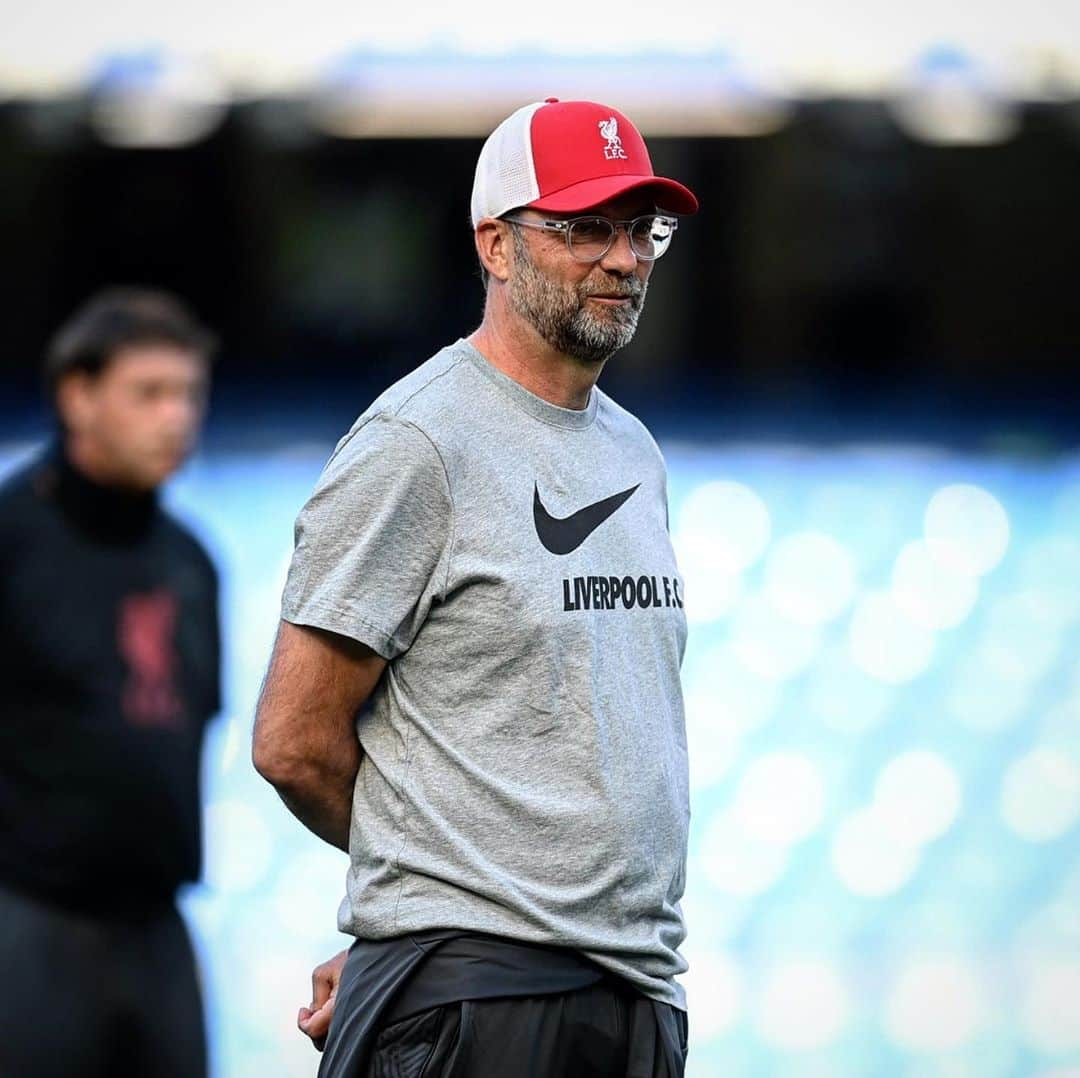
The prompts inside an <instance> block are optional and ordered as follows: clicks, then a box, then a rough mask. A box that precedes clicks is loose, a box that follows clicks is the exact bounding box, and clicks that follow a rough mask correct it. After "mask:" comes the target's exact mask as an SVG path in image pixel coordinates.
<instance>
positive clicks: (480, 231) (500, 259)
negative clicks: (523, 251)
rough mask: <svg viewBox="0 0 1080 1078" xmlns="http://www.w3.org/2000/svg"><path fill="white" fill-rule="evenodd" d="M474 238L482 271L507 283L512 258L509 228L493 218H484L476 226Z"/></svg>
mask: <svg viewBox="0 0 1080 1078" xmlns="http://www.w3.org/2000/svg"><path fill="white" fill-rule="evenodd" d="M474 238H475V240H476V254H477V257H478V258H479V259H480V263H481V265H482V266H483V267H484V269H486V270H487V271H488V273H489V274H490V275H491V276H492V277H494V278H495V279H496V280H498V281H508V280H509V279H510V268H511V266H512V265H513V257H514V256H513V246H514V244H513V240H512V238H511V236H510V226H509V225H508V224H507V223H506V222H505V221H498V220H496V219H495V218H494V217H485V218H484V219H483V220H482V221H481V222H480V223H479V224H478V225H477V226H476V232H475V234H474Z"/></svg>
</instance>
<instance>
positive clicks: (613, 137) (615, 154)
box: [596, 116, 626, 161]
mask: <svg viewBox="0 0 1080 1078" xmlns="http://www.w3.org/2000/svg"><path fill="white" fill-rule="evenodd" d="M596 126H597V127H599V128H600V137H601V138H604V139H607V145H606V146H605V147H604V157H605V158H606V159H607V160H608V161H620V160H621V161H625V160H626V151H625V150H624V149H623V148H622V139H621V138H619V121H618V120H617V119H615V117H614V116H609V117H608V118H607V119H606V120H601V121H600V122H599V123H598V124H597V125H596Z"/></svg>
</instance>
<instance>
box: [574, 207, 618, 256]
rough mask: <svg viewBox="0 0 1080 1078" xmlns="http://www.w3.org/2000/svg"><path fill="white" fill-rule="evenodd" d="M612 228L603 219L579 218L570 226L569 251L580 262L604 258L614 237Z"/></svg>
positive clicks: (609, 223) (608, 222) (610, 224)
mask: <svg viewBox="0 0 1080 1078" xmlns="http://www.w3.org/2000/svg"><path fill="white" fill-rule="evenodd" d="M614 232H615V230H614V226H613V225H612V223H611V222H610V221H607V220H605V219H604V218H603V217H579V218H578V219H577V220H576V221H574V223H573V224H572V225H571V226H570V233H569V235H570V251H571V253H572V254H573V256H574V257H575V258H579V259H581V261H582V262H595V261H596V260H597V259H598V258H603V257H604V252H605V251H607V249H608V247H609V246H610V244H611V237H612V236H613V235H614Z"/></svg>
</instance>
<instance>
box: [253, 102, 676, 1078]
mask: <svg viewBox="0 0 1080 1078" xmlns="http://www.w3.org/2000/svg"><path fill="white" fill-rule="evenodd" d="M696 208H697V201H696V199H695V198H694V196H693V195H692V194H691V193H690V191H688V190H687V189H686V188H685V187H683V186H682V185H681V184H678V183H675V182H674V181H672V180H668V179H664V178H660V177H657V176H655V175H654V174H653V170H652V166H651V163H650V161H649V157H648V153H647V151H646V148H645V144H644V142H643V141H642V139H641V136H640V135H639V134H638V132H637V131H636V130H635V129H634V127H633V125H632V124H631V123H630V121H629V120H627V119H626V117H625V116H623V115H621V114H620V113H618V112H617V111H615V110H614V109H610V108H608V107H606V106H603V105H597V104H594V103H591V102H582V101H574V102H558V101H556V100H554V99H549V100H548V101H546V102H543V103H539V104H535V105H529V106H527V107H525V108H523V109H520V110H519V111H517V112H515V113H514V114H513V115H512V116H510V117H509V118H508V119H507V120H505V121H504V122H503V123H502V124H501V125H500V126H499V127H498V128H497V129H496V130H495V132H494V133H493V134H492V135H491V137H490V138H489V139H488V141H487V143H486V144H485V146H484V148H483V150H482V152H481V154H480V159H479V162H478V165H477V170H476V180H475V185H474V188H473V196H472V220H473V225H474V227H475V240H476V249H477V253H478V255H479V259H480V264H481V267H482V272H483V274H484V278H485V285H486V289H487V298H486V304H485V308H484V318H483V321H482V323H481V325H480V327H479V329H477V330H476V332H474V333H473V334H472V335H471V336H470V337H469V339H468V340H461V341H458V342H457V343H455V344H453V345H451V346H450V347H448V348H446V349H444V350H443V351H442V352H440V353H438V354H437V355H436V356H434V357H433V358H432V359H430V360H428V361H427V362H426V363H424V364H423V365H422V366H420V367H419V368H418V369H417V370H415V371H414V372H413V373H412V374H410V375H408V376H407V377H406V378H405V379H403V380H402V381H401V382H399V383H397V384H396V385H395V386H392V387H391V388H390V389H389V390H387V391H386V392H385V393H384V394H383V395H382V396H381V397H379V399H378V400H376V401H375V403H374V404H373V405H372V406H371V407H370V408H369V409H368V410H367V411H366V412H365V413H364V414H363V415H362V416H361V417H360V419H359V420H358V421H357V423H356V424H355V425H354V427H353V428H352V430H351V431H350V432H349V434H348V435H347V436H346V437H345V438H344V439H343V440H342V441H341V443H340V444H339V445H338V447H337V449H336V451H335V453H334V454H333V456H332V457H331V460H330V463H329V464H328V465H327V467H326V470H325V471H324V473H323V476H322V478H321V479H320V481H319V484H318V486H317V488H316V490H315V493H314V495H313V497H312V498H311V500H310V501H309V503H308V504H307V506H306V507H305V508H304V510H303V512H302V513H301V514H300V517H299V519H298V522H297V530H296V550H295V554H294V558H293V563H292V566H291V569H290V573H289V577H288V582H287V584H286V588H285V597H284V604H283V621H282V624H281V626H280V630H279V634H278V638H277V642H276V644H275V647H274V653H273V657H272V659H271V664H270V670H269V673H268V675H267V680H266V684H265V686H264V689H263V694H262V699H261V701H260V705H259V711H258V716H257V723H256V730H255V743H254V758H255V763H256V766H257V767H258V769H259V771H260V772H261V773H262V774H263V775H264V776H266V777H267V778H268V779H269V780H270V781H271V782H272V783H273V784H274V786H275V787H276V788H277V790H278V791H279V793H280V794H281V796H282V798H283V799H284V800H285V802H286V804H287V805H288V806H289V808H290V809H291V810H292V811H293V812H294V813H295V814H296V815H297V816H298V817H299V818H300V820H301V821H303V822H304V823H305V824H306V825H307V826H308V827H309V828H310V829H311V830H312V831H314V832H315V833H316V834H317V835H319V836H320V837H322V838H324V839H325V840H326V841H328V842H331V843H333V844H334V845H336V846H339V847H340V848H342V849H347V850H348V851H349V853H350V855H351V867H350V870H349V874H348V895H347V897H346V899H345V900H344V902H343V904H342V907H341V916H340V925H341V928H342V929H343V930H344V931H347V932H349V933H351V934H353V935H355V936H356V937H357V943H356V944H355V945H354V946H353V947H352V948H351V949H350V952H349V956H348V960H347V961H346V962H345V964H344V969H343V970H341V973H340V984H339V985H338V984H337V975H338V974H337V971H338V967H339V965H340V962H332V963H330V964H329V965H328V966H327V967H320V969H319V970H317V971H316V998H315V999H314V1000H313V1004H312V1008H305V1009H304V1010H303V1011H302V1012H301V1028H304V1029H305V1030H306V1031H307V1032H308V1033H309V1035H311V1036H312V1037H313V1038H316V1039H317V1038H319V1037H321V1035H322V1032H323V1031H324V1025H325V1019H326V1017H327V1015H328V1014H329V1012H330V1011H331V1009H333V1022H332V1025H331V1026H330V1030H329V1038H328V1041H327V1046H326V1052H325V1054H324V1057H323V1063H322V1068H321V1070H320V1074H322V1075H324V1076H335V1078H336V1076H344V1075H353V1076H361V1075H368V1074H371V1075H383V1074H401V1075H418V1074H420V1073H421V1072H422V1073H423V1074H424V1075H438V1074H450V1073H451V1072H452V1073H453V1074H454V1075H456V1076H457V1075H460V1076H469V1078H472V1076H476V1078H481V1076H483V1078H498V1076H502V1075H505V1076H507V1078H511V1076H520V1075H536V1076H551V1078H556V1076H558V1078H566V1076H570V1075H583V1076H584V1075H589V1076H608V1075H611V1076H615V1075H619V1076H622V1075H635V1076H637V1075H641V1076H647V1078H649V1076H654V1078H666V1076H671V1075H678V1074H681V1073H682V1071H683V1060H684V1055H685V1046H686V1020H685V1014H684V1006H685V1004H684V998H683V993H682V990H681V988H680V987H679V986H678V985H677V983H676V981H675V979H674V978H675V975H676V974H678V973H680V972H681V971H682V970H684V969H685V963H684V962H683V960H682V958H681V957H680V956H679V954H678V950H677V948H678V946H679V944H680V942H681V941H682V939H683V937H684V935H685V932H684V927H683V922H682V916H681V913H680V910H679V905H678V902H679V898H680V896H681V894H682V891H683V886H684V873H685V857H686V839H687V824H688V815H689V813H688V797H687V774H686V740H685V732H684V724H683V712H682V698H681V692H680V688H679V664H680V660H681V657H682V651H683V645H684V641H685V632H686V623H685V618H684V615H683V610H682V590H681V589H682V584H681V581H680V578H679V576H678V572H677V569H676V566H675V560H674V557H673V555H672V550H671V545H670V542H669V540H668V534H667V511H666V493H665V471H664V464H663V461H662V459H661V457H660V453H659V450H658V449H657V447H656V445H655V443H654V442H653V440H652V438H651V437H650V436H649V434H648V433H647V432H646V430H645V429H644V427H642V425H641V424H640V423H639V422H638V421H637V420H636V419H634V418H633V417H632V416H631V415H629V414H628V413H627V412H625V411H624V410H623V409H621V408H620V407H619V406H618V405H616V404H615V403H614V402H613V401H612V400H611V399H610V398H608V397H607V396H606V395H604V394H603V393H601V392H600V391H599V390H598V389H597V388H596V387H595V383H596V380H597V378H598V377H599V375H600V372H601V370H602V369H603V367H604V364H605V363H606V362H607V360H608V359H609V358H610V357H611V356H612V355H613V354H614V353H615V352H616V351H617V350H618V349H619V348H621V347H622V346H624V345H625V344H627V343H628V342H629V341H630V339H631V337H632V336H633V333H634V329H635V326H636V324H637V320H638V316H639V315H640V313H641V309H642V304H643V302H644V298H645V289H646V284H647V281H648V278H649V274H650V272H651V269H652V263H653V261H654V260H655V259H656V258H657V257H659V256H660V255H661V254H663V252H664V251H665V250H666V248H667V246H668V243H669V242H670V239H671V236H672V234H673V232H674V231H675V228H676V226H677V220H676V219H675V218H674V217H672V216H671V213H672V212H680V213H692V212H694V211H695V210H696ZM658 211H659V212H658ZM366 703H370V707H371V710H370V713H369V714H365V715H363V716H362V717H361V718H360V719H359V720H358V722H356V724H355V726H354V717H355V715H356V713H357V711H358V709H359V708H360V707H361V706H362V705H364V704H366ZM335 986H336V995H335V999H334V1001H333V1002H332V1001H331V1000H329V999H327V995H328V993H329V992H330V991H331V989H333V988H335ZM313 1011H314V1013H312V1012H313Z"/></svg>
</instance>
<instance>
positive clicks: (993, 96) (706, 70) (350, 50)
mask: <svg viewBox="0 0 1080 1078" xmlns="http://www.w3.org/2000/svg"><path fill="white" fill-rule="evenodd" d="M548 96H558V97H561V98H563V99H564V100H565V99H570V98H573V97H586V98H589V99H593V100H601V101H610V102H611V103H612V104H615V105H618V106H619V107H620V108H622V109H624V111H626V112H629V113H630V114H631V115H633V116H634V117H635V120H637V121H638V122H639V124H640V125H641V126H642V127H643V128H644V129H645V130H646V132H648V133H651V134H672V135H710V134H718V135H755V134H762V133H767V132H769V131H771V130H775V128H776V127H777V126H779V125H782V124H783V122H784V121H785V119H786V116H787V114H788V111H789V110H788V105H789V104H790V103H791V102H794V101H798V100H802V99H808V98H809V99H815V98H821V97H833V96H840V97H870V98H888V99H896V100H897V101H907V100H908V99H911V98H916V99H918V101H921V102H922V112H923V115H922V116H921V117H920V115H919V107H916V108H915V109H914V112H913V111H912V109H910V108H908V109H907V110H906V111H905V109H904V107H901V108H900V112H899V115H900V117H901V122H902V123H906V122H907V119H906V118H910V117H911V116H914V119H913V120H912V121H911V123H912V130H913V132H914V133H915V134H916V135H917V136H921V135H923V134H925V135H926V137H928V138H930V139H931V141H933V140H935V139H936V138H937V137H938V136H939V135H940V136H942V140H943V141H993V140H995V139H998V138H1001V137H1004V136H1005V135H1006V134H1007V132H1008V128H1009V123H1008V117H1007V115H1006V116H1005V119H1004V120H1003V119H1002V108H1005V111H1006V113H1007V105H1008V103H1010V102H1017V101H1045V100H1051V101H1078V100H1080V5H1078V4H1076V3H1075V0H1028V2H1026V3H1024V4H1023V5H1017V4H990V5H988V4H986V3H985V0H953V2H952V3H950V4H941V3H938V2H936V0H934V2H932V0H906V2H904V3H900V2H899V0H819V2H818V3H815V4H790V3H788V2H786V0H733V2H732V3H729V4H723V5H718V4H704V3H702V2H701V0H669V2H668V3H667V4H665V5H664V7H663V13H662V17H661V16H658V14H657V10H656V8H655V7H654V6H649V7H646V6H645V5H644V4H643V3H640V2H639V0H630V2H629V3H627V4H625V5H623V6H621V7H620V8H619V9H618V12H617V13H616V14H615V15H613V13H612V11H611V9H610V8H605V7H603V6H602V5H601V6H598V7H595V8H593V9H589V8H587V7H583V6H582V5H580V4H578V3H575V2H572V0H550V2H549V3H548V4H547V5H546V6H545V9H544V17H543V19H542V20H541V19H535V20H533V21H532V22H531V23H529V22H526V21H524V20H521V19H517V18H514V19H511V18H509V17H508V15H507V11H506V9H505V8H504V7H502V6H501V5H496V4H495V3H494V0H462V2H461V3H458V4H454V5H446V4H445V3H442V2H440V0H415V2H414V3H411V4H408V5H374V6H373V5H358V4H355V3H353V2H352V0H305V3H303V4H302V5H300V4H289V3H286V4H275V5H265V4H263V3H261V2H260V3H256V0H230V2H229V3H227V4H221V3H219V2H218V0H189V2H188V3H186V4H184V5H167V4H165V3H162V2H160V0H152V2H149V3H145V4H138V5H132V4H130V3H127V2H126V0H100V2H99V3H97V4H93V5H73V4H70V3H69V2H65V0H39V2H37V3H35V4H33V5H24V6H22V7H20V9H19V11H18V14H17V15H16V14H10V15H9V16H8V17H7V18H6V19H5V26H4V33H3V35H2V36H0V102H3V101H4V100H5V99H7V100H16V101H21V102H27V101H31V102H37V101H43V100H44V101H56V100H64V99H69V100H70V99H75V98H79V97H90V98H94V99H95V100H100V101H101V102H102V110H103V112H104V114H107V116H111V119H106V121H104V122H103V124H102V130H103V132H104V133H105V137H106V140H107V141H119V142H124V141H125V140H127V141H128V142H130V143H132V144H142V143H143V142H144V141H146V140H149V141H150V142H154V141H155V139H156V140H157V141H158V142H159V143H160V144H162V145H168V144H182V143H184V142H185V141H191V140H192V139H195V138H198V137H200V132H203V133H205V131H206V130H209V129H212V127H213V125H214V123H215V122H216V121H215V119H214V118H215V117H216V116H218V115H220V113H221V111H222V110H223V109H224V108H225V107H226V106H227V105H229V104H230V103H235V102H244V101H249V100H253V99H257V100H268V99H280V100H291V101H302V102H304V103H305V111H306V114H307V115H308V117H309V118H310V121H311V123H312V124H313V125H314V126H315V127H316V128H318V129H321V130H323V131H325V132H328V133H331V134H334V135H339V136H347V137H348V136H356V137H365V136H383V135H389V136H413V135H415V136H431V135H451V136H453V135H479V134H483V133H484V132H486V131H488V130H490V129H491V126H492V123H493V122H495V121H497V120H498V119H500V118H501V117H503V116H505V115H506V114H507V112H509V111H510V110H512V109H513V108H515V107H517V106H519V105H520V104H521V103H522V102H524V101H529V100H540V99H543V98H545V97H548ZM928 99H930V100H929V104H927V100H928ZM131 102H141V103H142V104H141V106H140V107H141V108H142V113H141V114H140V116H137V117H135V118H134V119H132V117H131V116H130V115H128V114H127V113H125V108H128V113H130V112H131V108H130V107H128V106H130V104H131ZM125 103H126V104H125ZM999 105H1000V106H1001V108H999ZM170 109H171V113H170ZM110 110H111V111H110ZM185 110H186V113H187V114H188V119H187V121H186V122H185V123H178V124H173V125H171V126H170V123H169V122H167V121H164V120H162V115H164V114H170V115H175V114H178V113H181V112H185ZM125 116H126V117H127V118H126V119H125ZM192 116H194V119H192ZM927 117H929V119H927ZM939 121H941V122H939ZM110 132H111V134H110Z"/></svg>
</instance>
